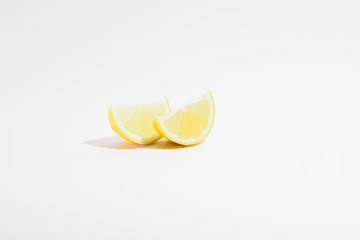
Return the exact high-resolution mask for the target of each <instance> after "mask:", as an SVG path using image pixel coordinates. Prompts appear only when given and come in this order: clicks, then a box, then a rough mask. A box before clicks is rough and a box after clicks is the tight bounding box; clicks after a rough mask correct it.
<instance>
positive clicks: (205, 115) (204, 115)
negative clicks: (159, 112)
mask: <svg viewBox="0 0 360 240" xmlns="http://www.w3.org/2000/svg"><path fill="white" fill-rule="evenodd" d="M214 116H215V106H214V102H213V98H212V95H211V92H209V93H207V94H205V95H203V96H202V97H201V98H200V99H199V100H198V101H197V102H194V103H192V104H189V105H186V106H184V107H182V108H180V109H178V110H175V111H173V112H171V113H169V114H167V115H166V116H163V117H159V118H157V119H156V120H155V122H154V126H155V129H156V130H157V131H158V132H159V133H160V134H161V135H162V136H164V137H166V138H167V139H169V140H171V141H174V142H176V143H179V144H183V145H193V144H197V143H200V142H202V141H203V140H204V139H205V138H206V136H207V135H208V134H209V132H210V130H211V127H212V124H213V121H214Z"/></svg>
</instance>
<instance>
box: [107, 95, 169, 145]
mask: <svg viewBox="0 0 360 240" xmlns="http://www.w3.org/2000/svg"><path fill="white" fill-rule="evenodd" d="M168 112H170V105H169V101H168V99H167V98H164V99H163V100H161V101H157V102H153V103H151V104H148V105H144V104H136V105H125V104H119V105H110V107H109V122H110V126H111V128H112V129H113V130H114V132H115V133H116V134H118V135H119V136H121V137H123V138H125V139H126V140H128V141H130V142H134V143H139V144H150V143H153V142H155V141H157V140H159V139H160V138H161V135H159V134H158V133H157V131H156V130H155V129H154V126H153V121H154V119H155V118H156V117H158V116H161V115H163V114H166V113H168Z"/></svg>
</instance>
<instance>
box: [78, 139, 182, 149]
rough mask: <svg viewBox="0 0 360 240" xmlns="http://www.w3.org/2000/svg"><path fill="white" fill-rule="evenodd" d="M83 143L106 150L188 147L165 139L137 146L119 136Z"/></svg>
mask: <svg viewBox="0 0 360 240" xmlns="http://www.w3.org/2000/svg"><path fill="white" fill-rule="evenodd" d="M84 143H86V144H88V145H91V146H94V147H99V148H108V149H136V148H149V149H179V148H187V147H189V146H183V145H179V144H176V143H173V142H171V141H169V140H167V139H160V140H159V141H157V142H155V143H153V144H144V145H143V144H137V143H132V142H129V141H126V140H124V139H123V138H121V137H119V136H112V137H106V138H97V139H94V140H90V141H85V142H84Z"/></svg>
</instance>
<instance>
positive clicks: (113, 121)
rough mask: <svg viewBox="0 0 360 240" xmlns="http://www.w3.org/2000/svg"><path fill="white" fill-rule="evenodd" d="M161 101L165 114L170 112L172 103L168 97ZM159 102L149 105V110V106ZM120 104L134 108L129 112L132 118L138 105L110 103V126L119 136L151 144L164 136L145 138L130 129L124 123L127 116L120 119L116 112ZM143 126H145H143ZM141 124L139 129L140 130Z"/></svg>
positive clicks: (138, 142)
mask: <svg viewBox="0 0 360 240" xmlns="http://www.w3.org/2000/svg"><path fill="white" fill-rule="evenodd" d="M157 102H159V103H162V104H163V106H164V107H165V114H166V113H168V112H170V104H169V101H168V99H167V98H166V97H165V98H164V99H163V100H161V101H157ZM157 102H154V103H151V104H149V105H147V107H148V110H149V107H150V106H152V105H153V104H155V103H157ZM118 106H121V107H123V108H128V109H132V110H129V111H132V112H131V113H128V115H129V116H127V117H128V118H131V117H133V115H135V114H136V111H137V110H136V105H110V106H109V110H108V118H109V122H110V126H111V128H112V129H113V131H114V132H115V133H116V134H118V135H119V136H121V137H122V138H124V139H126V140H128V141H130V142H133V143H137V144H151V143H153V142H155V141H157V140H159V139H160V138H161V137H162V136H161V135H158V134H156V135H154V136H152V137H148V138H143V137H141V136H139V135H138V134H135V133H133V132H131V131H129V130H128V129H127V128H126V127H125V126H124V124H125V123H126V122H127V120H125V119H126V117H124V118H122V119H119V117H118V114H116V112H117V111H118V110H117V109H116V108H117V107H118ZM156 114H160V113H156ZM155 117H156V116H154V119H155ZM149 126H151V127H153V125H152V124H151V125H149ZM142 127H143V126H142ZM140 128H141V126H139V131H141V130H140ZM154 132H156V130H155V129H154Z"/></svg>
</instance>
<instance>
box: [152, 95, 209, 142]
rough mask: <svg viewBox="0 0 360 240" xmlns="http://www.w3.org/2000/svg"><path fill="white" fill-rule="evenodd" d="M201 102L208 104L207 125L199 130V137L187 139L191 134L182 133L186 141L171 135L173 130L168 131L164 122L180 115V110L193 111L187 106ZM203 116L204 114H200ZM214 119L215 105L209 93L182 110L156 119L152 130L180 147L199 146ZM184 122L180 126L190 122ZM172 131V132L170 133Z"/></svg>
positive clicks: (207, 133)
mask: <svg viewBox="0 0 360 240" xmlns="http://www.w3.org/2000/svg"><path fill="white" fill-rule="evenodd" d="M202 100H207V101H208V104H209V111H208V122H207V125H206V126H205V127H204V129H203V128H201V131H202V132H201V134H200V136H198V137H197V138H191V137H190V138H189V135H190V136H192V135H194V133H193V132H191V131H190V132H186V131H185V132H183V133H182V134H183V136H187V137H188V139H183V138H181V137H179V136H178V133H173V132H174V130H170V129H169V128H168V127H167V126H165V124H164V122H166V121H167V120H168V119H170V118H171V117H172V116H174V115H176V114H181V112H182V109H184V108H185V109H188V111H189V110H190V111H192V110H193V109H191V108H189V106H191V105H194V104H196V103H200V101H202ZM197 113H198V112H197ZM202 115H205V114H202ZM214 119H215V104H214V99H213V96H212V94H211V92H210V91H209V92H208V93H206V94H204V95H202V96H201V97H200V98H199V99H198V100H197V101H194V102H192V103H190V104H187V105H185V106H184V107H182V108H179V109H177V110H174V111H171V112H170V113H167V114H165V115H163V116H160V117H157V118H156V119H155V121H154V128H155V129H156V131H157V132H158V133H159V134H160V135H161V136H163V137H165V138H167V139H168V140H170V141H172V142H175V143H178V144H181V145H195V144H199V143H201V142H203V140H204V139H205V138H206V137H207V136H208V135H209V133H210V131H211V129H212V126H213V124H214ZM184 121H185V122H183V123H182V124H188V121H191V120H189V119H185V120H184ZM171 131H172V132H171Z"/></svg>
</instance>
